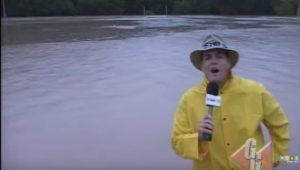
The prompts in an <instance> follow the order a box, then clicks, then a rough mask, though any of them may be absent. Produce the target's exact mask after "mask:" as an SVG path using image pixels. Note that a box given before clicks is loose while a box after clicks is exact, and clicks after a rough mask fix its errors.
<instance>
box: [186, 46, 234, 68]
mask: <svg viewBox="0 0 300 170" xmlns="http://www.w3.org/2000/svg"><path fill="white" fill-rule="evenodd" d="M213 49H222V50H225V51H228V57H229V60H230V64H231V68H233V67H234V66H235V65H236V63H237V62H238V59H239V53H238V52H237V51H235V50H231V49H226V48H213ZM207 50H208V49H206V50H195V51H193V52H192V53H191V54H190V59H191V62H192V64H193V65H194V66H195V67H196V68H197V69H198V70H202V68H201V67H202V54H203V52H204V51H207ZM209 50H210V49H209Z"/></svg>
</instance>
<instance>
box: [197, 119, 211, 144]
mask: <svg viewBox="0 0 300 170" xmlns="http://www.w3.org/2000/svg"><path fill="white" fill-rule="evenodd" d="M213 128H214V122H213V121H212V117H211V115H209V114H207V115H206V116H205V117H204V118H203V119H202V120H201V121H200V123H199V128H198V133H199V138H200V139H201V134H202V133H204V132H205V133H208V134H212V132H213Z"/></svg>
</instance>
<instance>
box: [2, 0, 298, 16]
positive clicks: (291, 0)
mask: <svg viewBox="0 0 300 170" xmlns="http://www.w3.org/2000/svg"><path fill="white" fill-rule="evenodd" d="M2 1H4V0H2ZM298 1H300V0H243V1H241V0H5V9H6V13H7V15H8V16H64V15H142V14H143V13H144V10H145V12H146V14H156V15H162V14H165V12H166V9H168V14H208V15H296V13H297V8H298ZM2 16H3V14H2Z"/></svg>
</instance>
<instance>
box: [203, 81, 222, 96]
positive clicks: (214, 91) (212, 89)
mask: <svg viewBox="0 0 300 170" xmlns="http://www.w3.org/2000/svg"><path fill="white" fill-rule="evenodd" d="M206 93H207V94H210V95H214V96H218V93H219V85H218V83H216V82H213V81H212V82H209V83H208V85H207V87H206Z"/></svg>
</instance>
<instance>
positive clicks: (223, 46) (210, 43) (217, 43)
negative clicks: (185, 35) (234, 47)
mask: <svg viewBox="0 0 300 170" xmlns="http://www.w3.org/2000/svg"><path fill="white" fill-rule="evenodd" d="M214 46H215V47H216V48H218V47H222V48H228V47H227V46H226V45H225V44H223V43H221V42H219V41H209V42H207V43H205V44H203V47H204V48H210V47H214Z"/></svg>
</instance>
